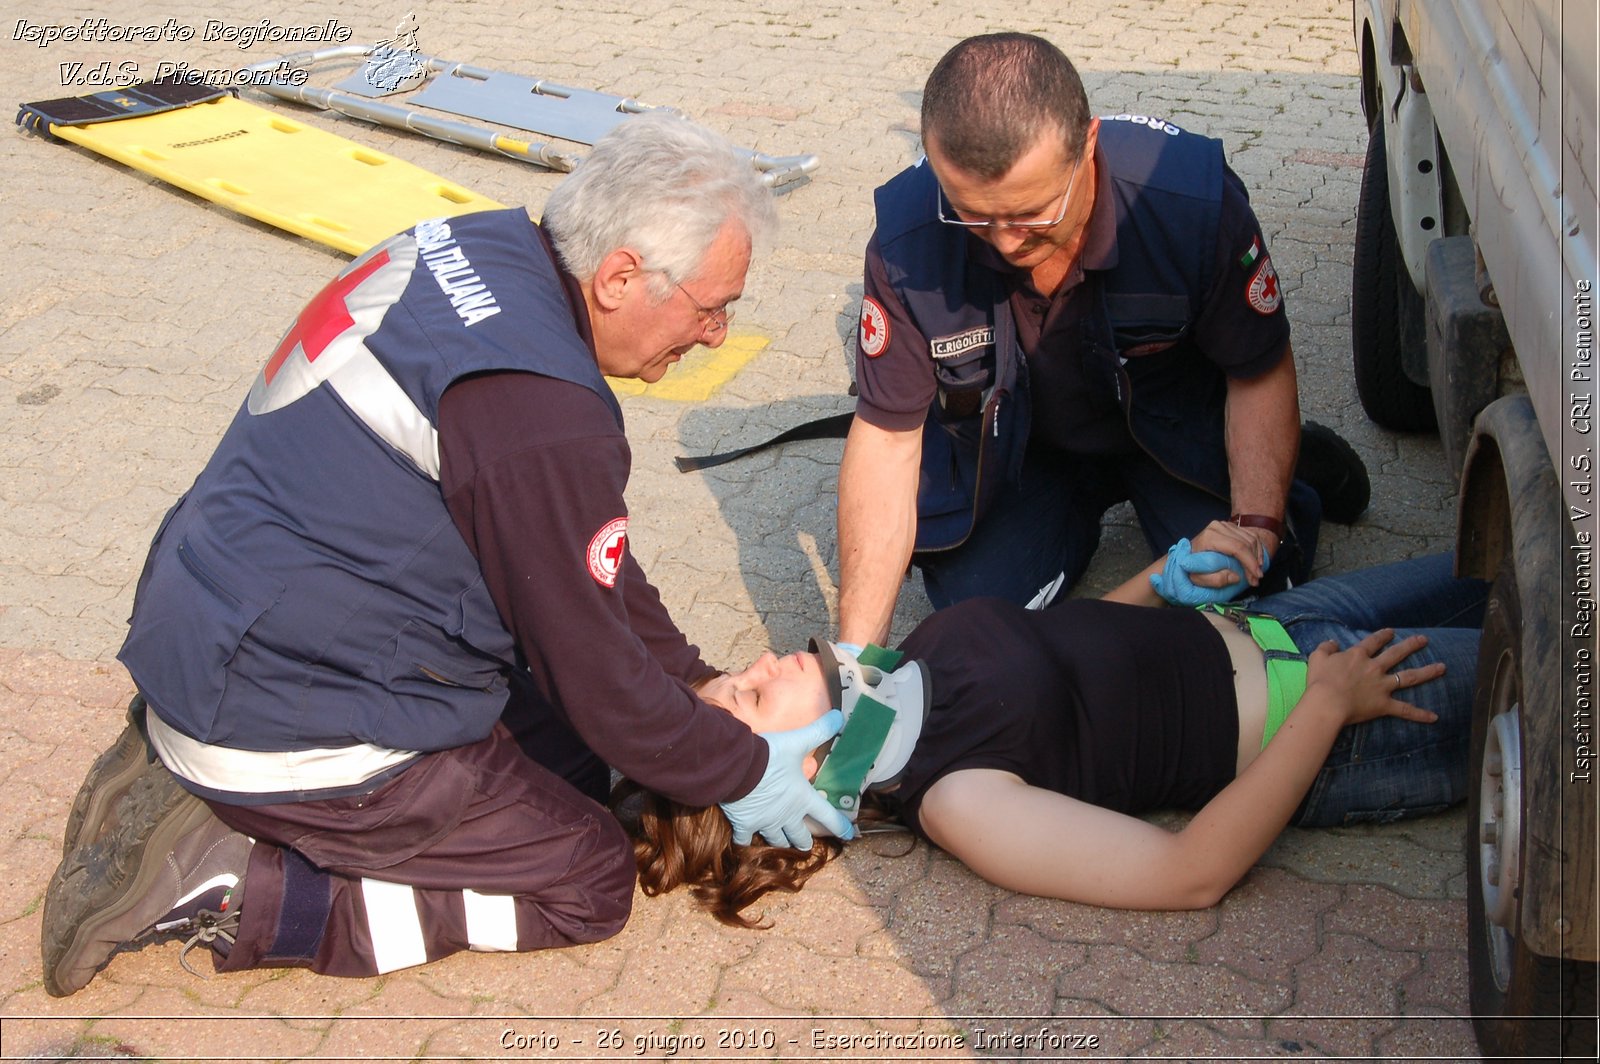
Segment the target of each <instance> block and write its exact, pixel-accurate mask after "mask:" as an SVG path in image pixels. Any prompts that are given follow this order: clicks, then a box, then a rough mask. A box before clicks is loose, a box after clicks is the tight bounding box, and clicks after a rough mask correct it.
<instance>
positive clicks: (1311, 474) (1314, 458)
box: [1294, 421, 1372, 525]
mask: <svg viewBox="0 0 1600 1064" xmlns="http://www.w3.org/2000/svg"><path fill="white" fill-rule="evenodd" d="M1294 475H1295V476H1296V477H1298V478H1299V479H1301V480H1303V481H1305V482H1306V483H1307V484H1309V485H1311V487H1312V488H1314V489H1315V490H1316V493H1317V495H1318V496H1319V497H1320V498H1321V499H1322V516H1323V518H1324V519H1325V520H1328V521H1333V522H1336V523H1338V524H1341V525H1349V524H1354V523H1355V520H1356V518H1358V517H1360V516H1361V515H1362V514H1363V513H1365V512H1366V509H1367V504H1368V503H1369V502H1371V501H1372V481H1371V480H1370V479H1369V478H1368V477H1367V467H1366V464H1365V463H1363V462H1362V461H1361V456H1360V455H1358V454H1356V449H1355V448H1354V447H1352V446H1350V444H1349V443H1348V442H1347V441H1346V440H1345V439H1344V438H1343V437H1341V436H1340V435H1339V434H1338V433H1337V432H1334V431H1333V430H1332V429H1330V428H1328V427H1327V426H1326V425H1319V424H1317V423H1316V422H1315V421H1307V422H1306V423H1305V424H1303V425H1301V426H1300V459H1299V461H1298V462H1296V463H1295V467H1294Z"/></svg>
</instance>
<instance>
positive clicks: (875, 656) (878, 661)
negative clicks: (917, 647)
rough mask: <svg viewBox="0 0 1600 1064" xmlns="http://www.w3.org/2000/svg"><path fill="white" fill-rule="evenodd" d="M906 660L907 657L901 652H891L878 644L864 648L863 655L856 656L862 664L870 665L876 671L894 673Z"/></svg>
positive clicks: (870, 644) (871, 644) (869, 644)
mask: <svg viewBox="0 0 1600 1064" xmlns="http://www.w3.org/2000/svg"><path fill="white" fill-rule="evenodd" d="M905 659H906V656H905V655H904V654H903V653H901V652H900V651H898V650H889V649H887V648H885V647H880V646H878V645H877V644H876V643H868V644H867V645H866V646H865V647H864V648H862V651H861V653H859V654H857V655H856V660H857V661H859V662H860V663H861V664H863V665H870V666H871V667H872V668H874V669H882V670H883V671H884V672H893V671H894V670H896V669H898V668H899V667H900V663H901V662H902V661H904V660H905Z"/></svg>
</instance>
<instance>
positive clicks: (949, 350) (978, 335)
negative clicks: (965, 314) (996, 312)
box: [928, 325, 994, 358]
mask: <svg viewBox="0 0 1600 1064" xmlns="http://www.w3.org/2000/svg"><path fill="white" fill-rule="evenodd" d="M993 343H994V326H993V325H980V326H978V327H977V328H976V329H968V330H967V331H966V332H959V333H956V334H955V335H953V336H936V337H934V339H933V340H932V341H931V342H930V343H929V344H928V349H929V350H930V351H931V352H932V354H933V357H934V358H954V357H956V356H957V355H963V354H966V353H967V352H968V351H971V350H972V349H973V348H974V347H989V346H990V345H992V344H993Z"/></svg>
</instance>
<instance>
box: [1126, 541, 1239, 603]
mask: <svg viewBox="0 0 1600 1064" xmlns="http://www.w3.org/2000/svg"><path fill="white" fill-rule="evenodd" d="M1223 569H1231V570H1233V572H1234V574H1235V575H1236V576H1238V578H1239V579H1238V580H1236V581H1235V582H1233V583H1231V584H1229V585H1227V586H1226V587H1200V586H1199V585H1198V584H1196V583H1194V581H1192V580H1190V579H1189V574H1191V573H1216V572H1221V571H1222V570H1223ZM1150 586H1151V587H1153V588H1155V589H1156V594H1158V595H1160V596H1161V597H1162V598H1164V599H1166V600H1167V601H1168V602H1170V603H1172V604H1173V605H1174V606H1205V605H1209V604H1211V603H1216V602H1228V601H1230V600H1232V599H1234V598H1237V597H1238V595H1239V593H1240V592H1241V591H1243V590H1244V589H1245V588H1247V587H1249V586H1250V585H1249V583H1248V582H1247V581H1246V580H1245V578H1244V566H1242V565H1240V564H1239V563H1238V561H1237V560H1235V559H1234V558H1233V557H1232V556H1230V555H1227V554H1223V553H1222V552H1221V551H1215V550H1203V551H1195V550H1193V549H1191V548H1190V546H1189V541H1188V540H1187V539H1180V540H1178V542H1176V543H1174V544H1173V545H1172V546H1171V547H1169V548H1168V549H1167V564H1166V567H1165V568H1164V569H1163V570H1162V571H1161V572H1159V573H1151V574H1150Z"/></svg>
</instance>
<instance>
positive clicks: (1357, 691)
mask: <svg viewBox="0 0 1600 1064" xmlns="http://www.w3.org/2000/svg"><path fill="white" fill-rule="evenodd" d="M1393 640H1394V629H1393V628H1384V629H1382V630H1380V631H1376V632H1373V633H1372V634H1371V635H1369V636H1367V637H1366V638H1365V639H1363V640H1362V641H1361V642H1359V643H1357V644H1356V645H1355V646H1353V647H1351V648H1350V649H1348V650H1340V649H1339V646H1338V644H1337V643H1335V642H1333V641H1332V640H1329V641H1328V642H1326V643H1323V644H1322V645H1321V646H1319V647H1317V649H1316V650H1314V651H1313V652H1312V654H1311V658H1310V662H1309V670H1308V672H1307V675H1306V686H1307V690H1309V689H1310V688H1311V687H1313V686H1316V685H1322V686H1323V687H1325V688H1326V689H1327V690H1328V691H1329V692H1330V693H1331V694H1333V695H1334V696H1336V697H1337V698H1338V699H1339V701H1340V703H1341V704H1343V705H1344V706H1345V723H1346V724H1359V723H1360V722H1362V721H1365V720H1374V719H1376V718H1378V717H1400V718H1402V719H1404V720H1414V721H1417V722H1418V723H1421V724H1432V723H1433V722H1434V721H1436V720H1438V719H1439V716H1438V714H1436V713H1430V712H1429V711H1428V710H1425V709H1418V708H1417V707H1416V706H1413V705H1411V704H1410V703H1409V702H1402V701H1400V700H1399V699H1398V698H1395V697H1394V696H1395V693H1396V692H1397V691H1401V690H1404V689H1406V688H1408V687H1415V686H1417V685H1418V684H1422V683H1427V682H1428V681H1429V680H1432V679H1436V678H1438V677H1440V676H1443V675H1444V663H1443V662H1434V663H1433V664H1431V665H1420V666H1418V667H1416V668H1413V669H1406V668H1402V667H1401V664H1400V663H1401V662H1403V661H1405V659H1406V658H1409V657H1410V656H1411V655H1413V654H1415V653H1416V652H1417V651H1419V650H1421V649H1422V648H1423V647H1425V646H1427V645H1428V637H1427V636H1423V635H1413V636H1407V637H1406V638H1405V639H1402V640H1400V641H1399V642H1393Z"/></svg>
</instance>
